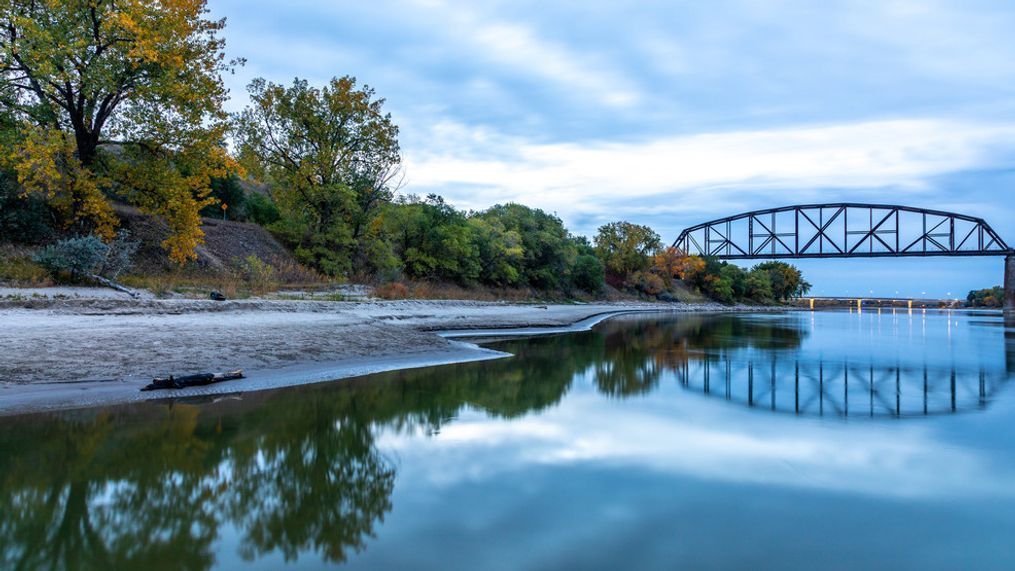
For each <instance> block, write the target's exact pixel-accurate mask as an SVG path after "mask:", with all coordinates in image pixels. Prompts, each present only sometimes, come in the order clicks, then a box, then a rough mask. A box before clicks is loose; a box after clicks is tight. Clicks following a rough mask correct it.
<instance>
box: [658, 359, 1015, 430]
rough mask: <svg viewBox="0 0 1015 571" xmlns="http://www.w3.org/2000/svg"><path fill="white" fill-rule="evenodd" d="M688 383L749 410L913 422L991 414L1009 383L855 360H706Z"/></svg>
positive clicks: (684, 378) (692, 366)
mask: <svg viewBox="0 0 1015 571" xmlns="http://www.w3.org/2000/svg"><path fill="white" fill-rule="evenodd" d="M676 373H677V379H678V381H679V382H680V384H681V385H682V386H683V387H685V388H687V389H690V390H696V391H698V392H700V393H702V394H705V395H708V396H714V397H717V398H724V399H726V400H728V401H733V402H739V403H741V404H744V405H746V406H749V407H756V408H765V409H768V410H771V411H774V412H786V413H793V414H799V415H817V416H825V415H837V416H843V417H845V416H868V417H876V416H882V417H885V416H887V417H907V416H929V415H934V414H951V413H956V412H961V411H965V410H977V409H983V408H985V407H986V406H987V403H988V402H989V401H990V399H991V397H992V395H993V394H994V393H995V392H996V391H997V390H998V389H999V388H1000V387H1001V386H1002V385H1003V384H1004V383H1005V382H1006V381H1007V380H1008V376H1007V374H1005V373H998V372H988V371H987V370H984V369H982V368H981V369H979V370H963V369H960V368H957V367H954V366H952V367H949V368H944V369H942V368H931V367H923V368H909V367H904V366H892V367H884V366H878V365H874V364H871V363H850V362H848V361H838V362H837V361H831V360H828V361H826V360H816V361H807V360H799V359H784V360H779V359H777V358H770V359H766V360H753V359H750V358H747V359H741V358H721V357H715V356H706V355H702V356H701V358H700V359H693V358H692V359H689V360H688V361H686V362H685V366H684V367H683V368H682V369H680V370H678V371H676Z"/></svg>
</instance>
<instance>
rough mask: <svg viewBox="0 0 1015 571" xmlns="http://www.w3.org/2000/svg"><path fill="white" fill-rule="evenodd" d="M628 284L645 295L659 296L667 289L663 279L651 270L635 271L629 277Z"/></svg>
mask: <svg viewBox="0 0 1015 571" xmlns="http://www.w3.org/2000/svg"><path fill="white" fill-rule="evenodd" d="M627 284H628V285H629V286H630V287H633V288H634V289H636V290H638V291H639V292H641V293H643V294H645V295H651V296H657V295H659V294H661V293H663V292H664V291H666V283H665V282H663V279H662V278H661V277H659V276H657V275H655V274H653V273H651V272H635V273H633V274H631V277H630V278H628V280H627Z"/></svg>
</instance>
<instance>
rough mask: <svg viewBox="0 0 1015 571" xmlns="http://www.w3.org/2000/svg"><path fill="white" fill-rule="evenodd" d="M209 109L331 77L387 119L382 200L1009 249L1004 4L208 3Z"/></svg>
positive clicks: (941, 293)
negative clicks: (853, 218) (274, 86)
mask: <svg viewBox="0 0 1015 571" xmlns="http://www.w3.org/2000/svg"><path fill="white" fill-rule="evenodd" d="M209 7H210V8H211V11H212V15H213V16H214V17H225V18H226V19H227V25H226V29H225V32H224V37H225V38H226V42H227V46H226V51H227V55H228V56H229V57H242V58H245V59H246V60H247V63H246V65H245V66H243V67H242V68H240V69H239V70H237V72H236V73H235V74H234V75H231V76H228V77H227V78H226V81H227V85H228V86H229V88H230V90H231V96H232V99H231V101H230V103H229V105H230V109H231V110H234V111H237V110H239V109H242V108H243V106H244V105H245V104H246V103H247V98H246V95H245V94H246V85H247V84H248V83H249V82H250V80H251V79H253V78H255V77H264V78H266V79H268V80H270V81H274V82H278V83H290V82H291V81H292V80H293V78H294V77H300V78H303V79H307V80H309V81H310V82H312V83H316V84H323V83H325V82H326V81H328V80H329V79H330V78H331V77H333V76H342V75H353V76H355V77H356V78H357V79H358V80H359V81H360V82H361V83H365V84H368V85H370V86H371V87H373V88H374V89H375V90H376V91H377V94H378V95H379V96H381V97H384V98H385V99H386V103H385V109H386V110H387V111H389V112H390V113H391V114H392V117H393V119H394V121H395V122H396V123H397V124H398V125H399V126H400V129H401V131H400V142H401V145H402V151H403V159H404V163H405V186H404V188H403V192H405V193H411V194H417V195H426V194H428V193H431V192H435V193H438V194H441V195H442V196H444V197H445V198H446V199H447V200H448V201H449V202H451V203H452V204H454V205H455V206H457V207H459V208H463V209H475V210H479V209H484V208H487V207H489V206H492V205H494V204H498V203H503V202H508V201H513V202H521V203H523V204H526V205H529V206H533V207H538V208H542V209H544V210H546V211H549V212H553V213H555V214H557V215H558V216H559V217H560V218H561V219H563V220H564V222H565V224H566V225H567V226H568V227H569V228H570V229H571V230H572V231H573V232H575V233H578V234H583V235H586V236H589V237H591V236H593V235H594V234H595V232H596V229H597V228H598V227H599V226H600V225H602V224H605V223H608V222H612V221H616V220H628V221H631V222H635V223H639V224H647V225H649V226H651V227H652V228H653V229H655V230H656V232H658V233H659V234H660V235H661V236H662V239H663V242H664V243H670V242H672V241H673V240H674V239H675V238H676V236H677V235H678V234H679V233H680V230H681V229H683V228H685V227H688V226H691V225H694V224H698V223H701V222H705V221H707V220H711V219H715V218H721V217H725V216H729V215H733V214H737V213H740V212H745V211H749V210H755V209H760V208H769V207H776V206H785V205H790V204H801V203H814V202H839V201H849V202H872V203H892V204H905V205H909V206H916V207H927V208H935V209H940V210H949V211H954V212H959V213H963V214H968V215H973V216H980V217H983V218H985V219H986V220H987V222H988V223H990V224H991V226H993V227H994V228H995V229H996V230H997V231H998V232H999V233H1000V234H1001V236H1002V237H1003V238H1004V239H1005V240H1006V241H1008V242H1009V243H1012V242H1015V218H1013V216H1012V214H1013V200H1012V198H1013V191H1012V188H1013V185H1015V34H1012V33H1011V30H1012V29H1015V3H1011V2H1003V1H997V2H986V1H980V0H966V1H963V2H943V1H936V0H925V1H921V2H904V1H892V0H883V1H877V2H869V1H860V0H857V1H844V2H834V1H829V2H813V1H808V0H800V1H783V0H712V1H709V2H697V1H674V0H658V1H657V0H644V1H639V2H635V1H628V2H619V1H618V2H599V1H594V0H584V1H560V2H547V1H546V0H542V1H530V0H511V1H503V2H501V1H483V2H478V1H475V0H473V1H458V0H405V1H400V0H371V1H369V2H349V1H339V2H319V1H309V0H290V1H287V2H285V3H280V2H277V1H268V0H242V1H240V0H210V1H209ZM794 263H796V264H797V265H798V266H800V267H801V269H802V270H803V271H804V273H805V277H806V278H807V279H808V280H809V281H810V282H811V283H813V284H814V289H813V292H812V293H814V294H816V295H870V296H892V295H900V296H902V295H905V296H918V297H923V296H926V297H965V293H966V292H968V291H969V290H970V289H974V288H981V287H989V286H993V285H998V284H1000V283H1001V280H1002V268H1003V261H1002V260H1001V259H1000V258H966V259H959V258H925V259H897V258H891V259H879V260H862V259H860V260H801V261H798V262H794Z"/></svg>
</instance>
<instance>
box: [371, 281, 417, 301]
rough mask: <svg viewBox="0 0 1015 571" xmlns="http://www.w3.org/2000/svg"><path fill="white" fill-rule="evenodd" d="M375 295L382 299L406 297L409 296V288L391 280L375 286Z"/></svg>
mask: <svg viewBox="0 0 1015 571" xmlns="http://www.w3.org/2000/svg"><path fill="white" fill-rule="evenodd" d="M374 295H375V296H377V297H379V298H381V299H405V298H407V297H409V288H408V287H407V286H406V285H405V284H403V283H399V282H391V283H386V284H383V285H379V286H377V287H375V288H374Z"/></svg>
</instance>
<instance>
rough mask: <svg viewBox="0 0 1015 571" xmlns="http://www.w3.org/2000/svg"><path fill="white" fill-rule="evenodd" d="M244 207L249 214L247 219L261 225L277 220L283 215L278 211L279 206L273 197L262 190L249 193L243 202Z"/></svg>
mask: <svg viewBox="0 0 1015 571" xmlns="http://www.w3.org/2000/svg"><path fill="white" fill-rule="evenodd" d="M243 209H244V211H245V213H246V215H247V220H250V221H251V222H253V223H254V224H260V225H261V226H267V225H269V224H272V223H273V222H277V221H278V219H279V218H280V217H281V215H280V214H279V213H278V207H276V206H275V203H274V202H272V201H271V198H269V197H267V196H265V195H263V194H261V193H260V192H251V193H248V194H247V195H246V198H245V199H244V202H243Z"/></svg>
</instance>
